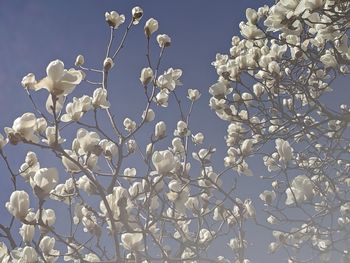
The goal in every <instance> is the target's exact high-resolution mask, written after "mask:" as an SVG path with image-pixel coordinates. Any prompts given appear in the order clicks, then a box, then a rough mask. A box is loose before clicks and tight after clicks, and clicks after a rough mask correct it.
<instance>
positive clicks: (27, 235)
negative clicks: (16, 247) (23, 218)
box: [19, 224, 35, 244]
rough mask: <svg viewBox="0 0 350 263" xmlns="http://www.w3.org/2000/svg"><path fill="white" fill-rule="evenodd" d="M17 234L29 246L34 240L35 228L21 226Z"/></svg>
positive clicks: (25, 225)
mask: <svg viewBox="0 0 350 263" xmlns="http://www.w3.org/2000/svg"><path fill="white" fill-rule="evenodd" d="M19 234H20V235H21V237H22V240H23V242H24V243H25V244H30V243H31V242H32V240H33V238H34V234H35V226H33V225H27V224H22V227H21V228H20V229H19Z"/></svg>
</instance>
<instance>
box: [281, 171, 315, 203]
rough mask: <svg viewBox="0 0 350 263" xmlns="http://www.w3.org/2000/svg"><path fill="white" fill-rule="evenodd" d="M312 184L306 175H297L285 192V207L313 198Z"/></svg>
mask: <svg viewBox="0 0 350 263" xmlns="http://www.w3.org/2000/svg"><path fill="white" fill-rule="evenodd" d="M313 188H314V184H313V182H312V181H311V180H310V179H309V178H308V177H307V176H306V175H298V176H297V177H295V178H294V179H293V181H292V183H291V186H290V187H288V188H287V190H286V195H287V199H286V205H292V204H294V203H302V202H305V201H308V200H310V199H311V198H312V197H313V196H314V191H313Z"/></svg>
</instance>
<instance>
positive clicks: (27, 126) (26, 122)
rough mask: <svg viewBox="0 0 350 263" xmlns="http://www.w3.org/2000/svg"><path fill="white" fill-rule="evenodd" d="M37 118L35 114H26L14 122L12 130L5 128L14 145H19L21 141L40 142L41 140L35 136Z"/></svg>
mask: <svg viewBox="0 0 350 263" xmlns="http://www.w3.org/2000/svg"><path fill="white" fill-rule="evenodd" d="M35 127H36V117H35V115H34V114H33V113H31V112H27V113H24V114H23V115H22V116H21V117H18V118H17V119H15V121H14V122H13V125H12V128H8V127H6V128H5V132H6V134H7V136H8V139H9V141H10V142H11V143H12V144H17V143H18V142H19V141H21V140H23V139H24V140H26V141H31V142H38V141H39V138H38V136H37V135H36V134H35V130H36V129H35Z"/></svg>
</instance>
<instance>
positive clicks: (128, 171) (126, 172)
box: [123, 167, 136, 179]
mask: <svg viewBox="0 0 350 263" xmlns="http://www.w3.org/2000/svg"><path fill="white" fill-rule="evenodd" d="M123 174H124V176H125V177H127V179H133V178H135V176H136V169H135V168H129V167H128V168H125V170H124V173H123Z"/></svg>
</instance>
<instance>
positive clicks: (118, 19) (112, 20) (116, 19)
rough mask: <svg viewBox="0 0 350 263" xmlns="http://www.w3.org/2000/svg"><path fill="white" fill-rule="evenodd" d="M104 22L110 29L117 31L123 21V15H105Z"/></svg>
mask: <svg viewBox="0 0 350 263" xmlns="http://www.w3.org/2000/svg"><path fill="white" fill-rule="evenodd" d="M105 18H106V22H107V23H108V25H109V26H110V27H113V28H114V29H117V28H118V27H119V26H120V25H121V24H123V23H124V21H125V16H124V15H119V14H118V13H117V12H116V11H111V12H106V13H105Z"/></svg>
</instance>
